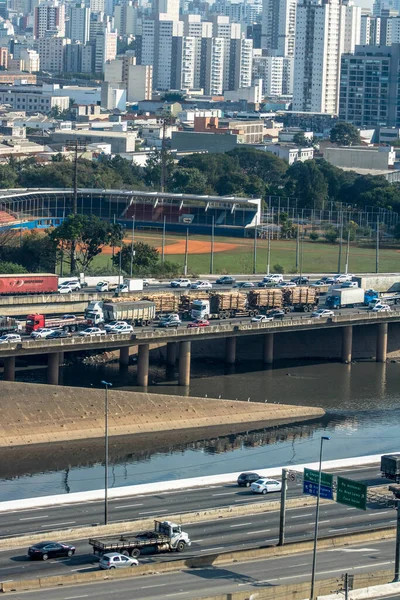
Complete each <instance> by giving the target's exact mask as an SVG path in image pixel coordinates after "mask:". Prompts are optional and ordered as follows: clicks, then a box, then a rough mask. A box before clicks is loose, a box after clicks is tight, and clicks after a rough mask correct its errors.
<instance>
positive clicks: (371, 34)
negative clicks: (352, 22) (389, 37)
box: [360, 15, 381, 46]
mask: <svg viewBox="0 0 400 600" xmlns="http://www.w3.org/2000/svg"><path fill="white" fill-rule="evenodd" d="M380 43H381V18H380V17H373V16H372V15H361V23H360V45H361V46H369V45H371V46H379V44H380Z"/></svg>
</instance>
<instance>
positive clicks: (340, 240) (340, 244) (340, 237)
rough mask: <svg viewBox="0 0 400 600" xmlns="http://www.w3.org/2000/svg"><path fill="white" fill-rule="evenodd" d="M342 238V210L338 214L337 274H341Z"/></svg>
mask: <svg viewBox="0 0 400 600" xmlns="http://www.w3.org/2000/svg"><path fill="white" fill-rule="evenodd" d="M342 238H343V209H342V211H341V213H340V229H339V258H338V268H337V272H338V273H341V268H342Z"/></svg>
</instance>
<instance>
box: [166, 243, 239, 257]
mask: <svg viewBox="0 0 400 600" xmlns="http://www.w3.org/2000/svg"><path fill="white" fill-rule="evenodd" d="M238 245H239V244H228V243H226V242H214V252H226V251H229V250H235V248H237V247H238ZM185 249H186V241H185V240H181V241H180V242H175V244H168V245H166V246H165V249H164V253H165V254H185ZM157 250H158V251H159V252H161V251H162V247H161V246H159V247H158V248H157ZM188 252H189V254H210V252H211V242H199V241H196V240H189V242H188Z"/></svg>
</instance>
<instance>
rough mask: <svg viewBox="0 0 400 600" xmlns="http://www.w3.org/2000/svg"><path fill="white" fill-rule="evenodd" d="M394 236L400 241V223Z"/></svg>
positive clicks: (395, 229)
mask: <svg viewBox="0 0 400 600" xmlns="http://www.w3.org/2000/svg"><path fill="white" fill-rule="evenodd" d="M393 234H394V237H395V238H396V240H400V223H399V224H398V225H396V227H395V228H394V232H393Z"/></svg>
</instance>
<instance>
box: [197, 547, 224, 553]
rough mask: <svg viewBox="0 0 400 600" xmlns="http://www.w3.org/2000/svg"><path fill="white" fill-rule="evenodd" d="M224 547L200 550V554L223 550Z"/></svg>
mask: <svg viewBox="0 0 400 600" xmlns="http://www.w3.org/2000/svg"><path fill="white" fill-rule="evenodd" d="M223 549H224V546H217V547H216V548H205V549H204V550H200V552H213V551H214V550H223Z"/></svg>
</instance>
